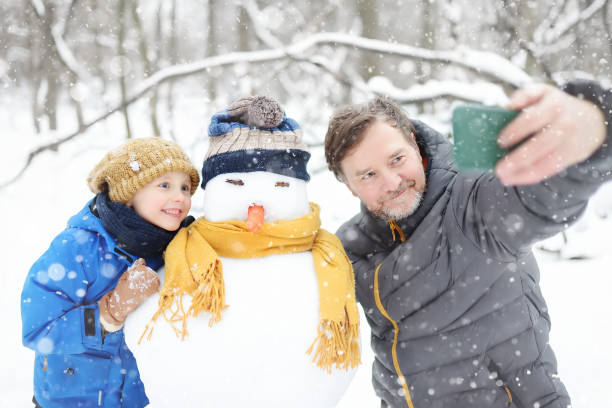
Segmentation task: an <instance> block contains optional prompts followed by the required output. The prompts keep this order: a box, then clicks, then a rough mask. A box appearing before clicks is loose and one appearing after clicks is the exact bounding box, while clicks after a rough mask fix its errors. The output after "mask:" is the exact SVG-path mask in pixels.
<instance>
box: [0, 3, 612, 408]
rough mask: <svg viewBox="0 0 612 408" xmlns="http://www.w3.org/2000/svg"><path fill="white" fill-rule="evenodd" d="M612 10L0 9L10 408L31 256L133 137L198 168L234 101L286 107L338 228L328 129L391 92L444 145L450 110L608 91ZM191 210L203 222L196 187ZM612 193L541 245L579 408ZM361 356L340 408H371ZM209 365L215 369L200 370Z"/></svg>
mask: <svg viewBox="0 0 612 408" xmlns="http://www.w3.org/2000/svg"><path fill="white" fill-rule="evenodd" d="M611 34H612V1H609V0H555V1H552V0H540V1H534V0H493V1H492V0H429V1H427V0H426V1H415V0H358V1H348V0H325V1H323V0H308V1H295V2H280V1H269V0H206V1H187V0H182V1H178V0H149V1H142V0H140V1H139V0H104V1H102V0H31V1H29V0H2V2H0V130H1V131H2V136H1V138H0V151H1V152H2V160H0V214H1V222H2V223H1V225H2V230H3V231H2V232H3V233H2V234H1V235H0V251H1V254H2V258H3V261H4V263H5V267H4V268H3V270H2V272H0V287H1V288H3V296H2V297H1V298H0V299H1V300H0V318H1V320H0V321H1V322H2V327H3V333H4V334H3V336H2V339H1V340H0V361H1V362H2V363H1V364H2V367H3V368H4V369H3V370H1V374H0V407H29V406H31V404H30V403H29V401H30V398H31V376H32V368H31V367H32V358H33V353H32V352H31V351H29V350H27V349H25V348H23V347H22V346H21V335H20V331H21V328H20V315H19V302H20V301H19V295H20V291H21V286H22V284H23V280H24V278H25V275H26V273H27V270H28V269H29V267H30V265H31V264H32V263H33V262H34V260H35V259H36V258H37V257H38V256H39V255H40V254H41V253H42V252H43V251H44V250H45V249H46V248H47V246H48V244H49V242H50V241H51V239H52V237H53V236H54V235H55V234H57V233H58V232H59V231H60V230H61V229H62V227H63V226H64V225H65V223H66V220H67V219H68V217H69V216H71V215H72V214H74V213H75V212H76V211H77V210H78V209H80V208H81V206H82V205H83V203H84V202H85V201H86V200H87V199H89V198H90V197H91V193H90V192H89V191H88V190H87V187H86V184H85V177H86V176H87V174H88V172H89V170H90V169H91V168H92V167H93V165H94V164H95V163H96V162H97V161H98V160H99V159H100V158H101V157H102V155H103V154H104V152H106V151H107V150H109V149H110V148H112V147H113V146H116V145H117V144H119V143H121V142H122V141H123V140H125V138H129V137H144V136H153V135H155V136H160V137H163V138H167V139H172V140H176V141H177V142H178V143H179V144H180V145H181V146H183V147H184V148H185V150H186V151H187V152H188V153H189V155H190V156H191V158H192V159H193V161H194V163H196V167H200V166H201V162H202V158H203V156H204V153H205V151H206V148H207V140H206V129H207V126H208V121H209V119H210V116H211V115H212V114H213V113H214V112H216V111H218V110H220V109H222V108H223V107H225V106H227V105H228V103H230V102H231V101H232V100H234V99H236V98H237V97H240V96H243V95H247V94H265V95H270V96H273V97H274V98H276V99H278V100H279V101H280V102H281V104H282V105H283V106H284V107H285V110H286V112H287V113H288V115H289V116H291V117H293V118H295V119H296V120H297V121H298V122H299V123H300V124H301V126H302V127H303V129H304V136H305V140H306V142H307V143H308V145H309V146H310V148H311V151H312V153H313V158H312V159H311V162H310V164H309V171H310V173H311V175H313V178H312V181H311V183H310V186H309V188H310V190H309V193H310V198H311V200H312V201H315V202H317V203H319V204H320V205H321V208H322V219H323V226H324V227H325V228H326V229H328V230H331V231H335V229H336V228H337V227H338V226H339V225H340V224H341V223H342V222H343V221H345V220H346V219H348V218H349V216H350V215H352V214H354V213H356V212H357V211H358V202H357V201H356V200H355V199H354V198H353V197H352V196H351V195H350V194H349V193H348V191H345V190H346V189H345V188H344V187H342V186H341V185H340V184H338V183H337V182H336V181H335V180H334V179H333V177H332V176H330V174H329V173H328V172H327V170H326V166H325V161H324V157H323V151H322V143H323V137H324V135H325V130H326V128H327V120H328V118H329V116H330V115H331V113H332V112H333V110H334V109H335V108H337V107H338V106H340V105H343V104H346V103H351V102H356V101H363V100H365V99H367V98H370V97H372V96H374V95H386V96H388V97H390V98H392V99H394V100H396V101H398V102H399V103H401V104H402V105H403V106H404V108H405V109H406V110H407V111H408V112H409V113H410V115H411V117H413V118H417V119H421V120H423V121H425V122H426V123H428V124H430V125H431V126H433V127H435V128H436V129H438V130H440V131H441V132H444V133H446V134H448V135H449V137H451V135H450V124H449V120H450V114H451V110H452V108H453V107H454V106H455V105H456V104H458V103H463V102H470V101H474V102H483V103H488V104H500V103H503V102H504V101H505V100H506V98H507V95H508V94H509V93H511V92H512V90H513V89H515V88H516V87H520V86H524V85H526V84H529V83H531V82H538V81H544V82H548V83H553V84H562V83H563V82H565V81H567V80H569V79H574V78H587V79H595V80H598V81H599V82H601V83H602V84H603V85H605V86H610V85H611V79H612V75H611V74H612V69H611V67H610V61H611V59H612V35H611ZM193 202H194V206H193V208H192V213H193V214H194V215H196V216H197V215H198V213H199V212H200V211H201V192H198V193H197V194H196V196H195V197H194V201H193ZM610 215H612V187H611V186H610V185H606V186H604V188H602V190H600V192H599V193H598V194H597V195H596V196H595V197H594V199H593V201H592V203H591V205H590V206H589V208H588V210H587V213H586V214H585V217H584V219H583V220H581V221H580V222H579V223H578V224H577V225H576V226H574V227H572V228H571V229H570V230H569V231H568V232H567V233H566V234H563V235H559V236H557V237H553V238H552V239H550V240H547V241H545V242H542V243H540V244H538V245H537V246H536V255H537V257H538V258H539V260H540V262H541V265H542V286H543V291H544V294H545V296H546V298H547V300H548V303H549V308H550V313H551V316H552V321H553V329H552V339H551V343H552V344H553V348H554V349H555V350H556V351H557V356H558V359H559V368H560V374H561V377H562V378H563V379H564V381H565V383H566V385H567V386H568V388H569V391H570V393H571V395H572V396H573V400H574V407H579V408H580V407H585V408H586V407H604V406H609V398H607V393H606V394H605V391H607V388H608V385H607V382H606V383H604V381H605V380H606V377H608V376H609V373H608V371H609V368H610V367H611V366H612V352H611V351H610V349H609V343H610V340H611V339H610V337H611V334H612V323H611V319H610V317H609V313H606V312H607V311H608V310H610V309H612V301H611V300H610V296H609V288H610V287H612V285H611V284H612V278H611V276H610V275H611V274H610V267H609V265H610V264H612V255H611V254H610V252H611V251H610V249H612V245H611V244H610V239H609V236H608V235H609V233H610V231H612V229H611V228H610V227H611V226H612V221H610V220H611V219H612V217H610ZM363 326H364V328H363V331H362V344H363V349H364V362H363V365H362V366H361V368H360V370H359V372H358V374H357V376H356V378H355V380H354V381H353V384H352V386H351V388H350V389H349V390H348V392H347V395H346V396H345V398H344V399H343V401H342V403H341V405H339V406H340V407H357V406H358V407H375V406H378V401H377V399H376V397H375V396H374V393H373V391H372V388H371V385H370V362H371V358H372V356H371V351H370V350H369V333H368V328H367V325H366V324H365V320H364V325H363ZM202 369H206V368H205V367H203V368H202Z"/></svg>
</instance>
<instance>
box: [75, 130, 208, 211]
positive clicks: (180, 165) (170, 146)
mask: <svg viewBox="0 0 612 408" xmlns="http://www.w3.org/2000/svg"><path fill="white" fill-rule="evenodd" d="M173 171H181V172H183V173H185V174H187V175H188V176H189V178H190V179H191V195H193V194H194V193H195V192H196V189H197V187H198V184H199V182H200V176H199V175H198V171H197V170H196V168H195V167H194V166H193V164H192V163H191V161H190V160H189V157H188V156H187V155H186V154H185V153H184V152H183V150H182V149H181V148H180V147H179V145H177V144H176V143H174V142H171V141H169V140H164V139H161V138H159V137H148V138H140V139H132V140H129V141H127V142H125V143H124V144H122V145H121V146H119V147H117V148H116V149H114V150H112V151H110V152H108V153H106V155H104V157H103V158H102V160H100V162H99V163H98V164H97V165H96V166H95V167H94V168H93V170H92V171H91V172H90V173H89V177H87V185H88V186H89V189H90V190H91V191H92V192H93V193H95V194H98V193H101V192H104V191H108V195H109V198H110V199H111V200H112V201H116V202H121V203H127V202H128V201H129V200H130V199H131V198H132V197H133V196H134V194H136V193H137V192H138V190H140V189H141V188H143V187H144V186H146V185H147V184H149V183H150V182H151V181H153V180H155V179H156V178H157V177H160V176H162V175H164V174H166V173H171V172H173Z"/></svg>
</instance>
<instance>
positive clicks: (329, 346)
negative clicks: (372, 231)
mask: <svg viewBox="0 0 612 408" xmlns="http://www.w3.org/2000/svg"><path fill="white" fill-rule="evenodd" d="M320 226H321V220H320V218H319V206H318V205H317V204H314V203H310V213H309V214H307V215H305V216H303V217H300V218H297V219H294V220H290V221H278V222H274V223H264V224H263V226H262V227H261V229H260V230H259V231H258V232H257V233H252V232H248V231H247V230H246V223H245V222H244V221H224V222H210V221H208V220H206V219H205V218H204V217H201V218H199V219H198V220H197V221H195V222H194V223H193V224H191V225H190V226H189V227H187V228H183V229H181V230H180V231H179V232H178V234H177V235H176V237H175V238H174V239H173V240H172V242H170V245H168V248H167V249H166V253H165V256H164V259H165V263H166V273H165V280H164V286H163V288H162V289H161V291H160V293H159V295H160V299H159V309H158V311H157V313H155V315H154V316H153V318H152V320H151V323H150V324H149V325H147V328H146V329H145V332H144V333H143V336H144V335H145V334H146V333H147V331H148V336H149V337H150V336H151V334H152V331H153V326H152V324H153V323H154V322H155V320H156V319H157V317H158V316H159V315H160V314H163V315H164V317H165V318H166V320H168V321H169V322H170V323H173V322H182V328H181V329H177V328H176V327H174V326H173V327H174V329H175V331H176V332H177V335H181V337H182V338H184V337H185V335H186V334H187V317H189V316H190V315H191V316H197V315H199V314H200V312H202V311H206V312H209V313H211V314H212V316H211V318H210V321H209V326H212V325H213V323H216V322H219V321H220V320H221V314H222V311H223V309H225V308H226V307H227V306H226V305H225V285H224V282H223V265H222V263H221V260H220V259H219V256H223V257H229V258H256V257H264V256H268V255H272V254H287V253H295V252H302V251H312V257H313V261H314V266H315V271H316V275H317V281H318V288H319V311H320V316H321V318H320V322H319V326H318V333H317V336H316V338H315V340H314V341H313V343H312V345H311V346H310V348H309V349H308V350H307V353H309V354H311V353H312V351H313V349H315V347H316V350H315V352H314V355H313V361H315V362H316V364H317V366H319V367H320V368H322V369H325V370H326V371H327V372H331V369H332V368H333V367H334V366H335V367H336V368H344V369H345V370H348V369H349V368H355V367H356V366H357V365H358V364H359V362H360V359H361V357H360V351H359V313H358V311H357V303H356V300H355V280H354V276H353V269H352V266H351V263H350V261H349V259H348V258H347V256H346V254H345V252H344V248H343V247H342V244H341V243H340V240H338V238H337V237H336V236H335V235H333V234H331V233H329V232H327V231H325V230H323V229H320ZM185 294H188V295H191V296H192V303H191V306H190V307H189V309H187V310H184V309H183V305H182V297H183V295H185ZM279 306H280V307H282V305H279ZM141 339H142V337H141Z"/></svg>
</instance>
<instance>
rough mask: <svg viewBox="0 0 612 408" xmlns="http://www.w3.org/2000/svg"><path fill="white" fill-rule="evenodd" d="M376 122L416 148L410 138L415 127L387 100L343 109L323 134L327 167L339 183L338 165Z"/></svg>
mask: <svg viewBox="0 0 612 408" xmlns="http://www.w3.org/2000/svg"><path fill="white" fill-rule="evenodd" d="M377 121H382V122H385V123H387V124H388V125H390V126H393V127H394V128H397V129H399V130H400V131H401V132H402V133H403V134H404V136H405V137H406V140H408V142H409V143H410V144H412V145H413V146H414V147H415V148H416V147H417V145H416V142H415V141H414V139H413V137H412V135H413V134H415V130H414V126H413V125H412V123H411V122H410V120H409V119H408V117H407V116H406V114H405V113H404V111H403V110H402V108H400V107H399V106H398V105H396V104H395V103H393V102H391V101H390V100H388V99H384V98H376V99H373V100H371V101H369V102H366V103H362V104H357V105H348V106H345V107H343V108H341V109H339V110H337V111H336V112H335V113H334V115H333V116H332V117H331V119H330V121H329V127H328V128H327V134H326V135H325V160H326V161H327V167H329V170H331V171H332V172H333V173H334V175H335V176H336V178H338V179H339V180H340V181H344V180H343V179H342V177H343V174H342V169H341V168H340V163H341V162H342V160H343V159H344V157H346V155H347V154H348V153H349V152H350V151H351V150H352V149H353V148H355V147H356V146H357V145H358V144H359V143H361V141H362V140H363V135H364V133H365V131H366V130H367V129H368V128H369V127H370V126H371V125H372V124H374V123H375V122H377Z"/></svg>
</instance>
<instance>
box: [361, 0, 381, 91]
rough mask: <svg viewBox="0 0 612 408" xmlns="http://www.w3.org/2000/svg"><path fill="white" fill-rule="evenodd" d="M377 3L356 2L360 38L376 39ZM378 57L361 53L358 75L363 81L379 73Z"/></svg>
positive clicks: (367, 0)
mask: <svg viewBox="0 0 612 408" xmlns="http://www.w3.org/2000/svg"><path fill="white" fill-rule="evenodd" d="M377 4H378V2H377V1H376V0H357V13H358V14H359V18H360V19H361V25H362V31H363V32H362V36H363V37H366V38H372V39H378V35H379V33H378V11H377V10H376V6H377ZM378 66H379V62H378V55H377V54H375V53H372V52H363V53H362V54H361V61H360V69H359V71H360V73H361V76H362V78H363V80H364V81H366V82H367V81H368V79H370V78H372V77H373V76H375V75H378V74H379V72H380V69H379V67H378Z"/></svg>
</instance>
